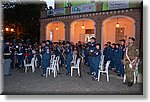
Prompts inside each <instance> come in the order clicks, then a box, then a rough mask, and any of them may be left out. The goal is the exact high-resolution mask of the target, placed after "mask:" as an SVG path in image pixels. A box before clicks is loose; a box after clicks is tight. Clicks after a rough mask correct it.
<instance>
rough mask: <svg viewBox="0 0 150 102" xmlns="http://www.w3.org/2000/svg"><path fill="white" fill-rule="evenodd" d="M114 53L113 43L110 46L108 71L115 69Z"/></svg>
mask: <svg viewBox="0 0 150 102" xmlns="http://www.w3.org/2000/svg"><path fill="white" fill-rule="evenodd" d="M114 51H115V43H113V44H112V45H111V50H110V56H111V57H110V61H111V63H110V69H111V70H113V69H114V68H115V56H114Z"/></svg>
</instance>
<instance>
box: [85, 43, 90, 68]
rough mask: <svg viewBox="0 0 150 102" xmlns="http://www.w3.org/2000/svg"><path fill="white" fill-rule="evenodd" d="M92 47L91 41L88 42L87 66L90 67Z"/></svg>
mask: <svg viewBox="0 0 150 102" xmlns="http://www.w3.org/2000/svg"><path fill="white" fill-rule="evenodd" d="M90 47H91V42H88V44H87V48H86V52H87V66H88V67H90Z"/></svg>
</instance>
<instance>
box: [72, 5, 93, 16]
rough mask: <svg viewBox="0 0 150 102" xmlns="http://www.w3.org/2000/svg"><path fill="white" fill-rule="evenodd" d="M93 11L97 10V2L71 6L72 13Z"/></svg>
mask: <svg viewBox="0 0 150 102" xmlns="http://www.w3.org/2000/svg"><path fill="white" fill-rule="evenodd" d="M93 11H95V3H91V4H86V5H85V4H84V5H77V6H72V7H71V14H76V13H84V12H93Z"/></svg>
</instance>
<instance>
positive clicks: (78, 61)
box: [75, 58, 81, 67]
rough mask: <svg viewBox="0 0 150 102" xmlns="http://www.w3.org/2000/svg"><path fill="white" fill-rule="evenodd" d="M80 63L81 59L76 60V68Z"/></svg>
mask: <svg viewBox="0 0 150 102" xmlns="http://www.w3.org/2000/svg"><path fill="white" fill-rule="evenodd" d="M80 61H81V58H78V60H77V63H76V64H75V65H76V67H79V65H80Z"/></svg>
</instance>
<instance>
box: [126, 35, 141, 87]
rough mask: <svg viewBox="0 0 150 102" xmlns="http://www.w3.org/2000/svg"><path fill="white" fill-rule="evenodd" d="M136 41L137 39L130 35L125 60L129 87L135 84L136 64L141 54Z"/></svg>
mask: <svg viewBox="0 0 150 102" xmlns="http://www.w3.org/2000/svg"><path fill="white" fill-rule="evenodd" d="M134 42H135V39H134V38H133V37H129V39H128V46H127V47H126V51H125V54H124V60H123V63H124V65H125V73H126V84H127V86H129V87H131V86H132V85H133V81H134V70H135V64H136V62H137V59H138V56H139V50H138V49H137V48H136V46H135V45H134Z"/></svg>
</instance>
